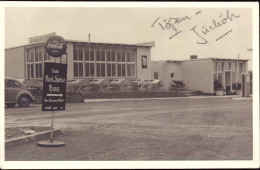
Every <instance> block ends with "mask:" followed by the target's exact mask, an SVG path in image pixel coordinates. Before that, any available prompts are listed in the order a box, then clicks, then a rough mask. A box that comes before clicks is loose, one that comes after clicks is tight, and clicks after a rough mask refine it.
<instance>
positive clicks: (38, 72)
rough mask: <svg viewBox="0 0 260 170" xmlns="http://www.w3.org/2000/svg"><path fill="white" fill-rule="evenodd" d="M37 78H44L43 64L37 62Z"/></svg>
mask: <svg viewBox="0 0 260 170" xmlns="http://www.w3.org/2000/svg"><path fill="white" fill-rule="evenodd" d="M35 73H36V78H42V64H41V63H40V64H35Z"/></svg>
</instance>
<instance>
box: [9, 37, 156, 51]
mask: <svg viewBox="0 0 260 170" xmlns="http://www.w3.org/2000/svg"><path fill="white" fill-rule="evenodd" d="M66 42H72V43H74V42H76V43H84V44H88V43H89V42H88V41H79V40H69V39H66ZM39 44H44V43H37V44H24V45H20V46H15V47H9V48H6V49H5V50H10V49H13V48H20V47H26V46H33V45H39ZM90 44H91V45H111V46H126V47H154V46H155V42H154V41H151V42H143V43H137V44H125V43H124V44H122V43H102V42H90Z"/></svg>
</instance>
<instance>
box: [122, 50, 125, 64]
mask: <svg viewBox="0 0 260 170" xmlns="http://www.w3.org/2000/svg"><path fill="white" fill-rule="evenodd" d="M121 58H122V62H125V51H124V50H123V51H122V52H121Z"/></svg>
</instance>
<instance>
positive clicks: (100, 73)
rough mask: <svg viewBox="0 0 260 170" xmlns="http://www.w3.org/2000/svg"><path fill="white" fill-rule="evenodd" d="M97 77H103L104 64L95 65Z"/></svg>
mask: <svg viewBox="0 0 260 170" xmlns="http://www.w3.org/2000/svg"><path fill="white" fill-rule="evenodd" d="M97 77H105V63H97Z"/></svg>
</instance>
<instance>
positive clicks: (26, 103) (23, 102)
mask: <svg viewBox="0 0 260 170" xmlns="http://www.w3.org/2000/svg"><path fill="white" fill-rule="evenodd" d="M18 104H19V106H20V107H27V106H29V104H30V100H29V98H28V97H27V96H21V97H20V98H19V101H18Z"/></svg>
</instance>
